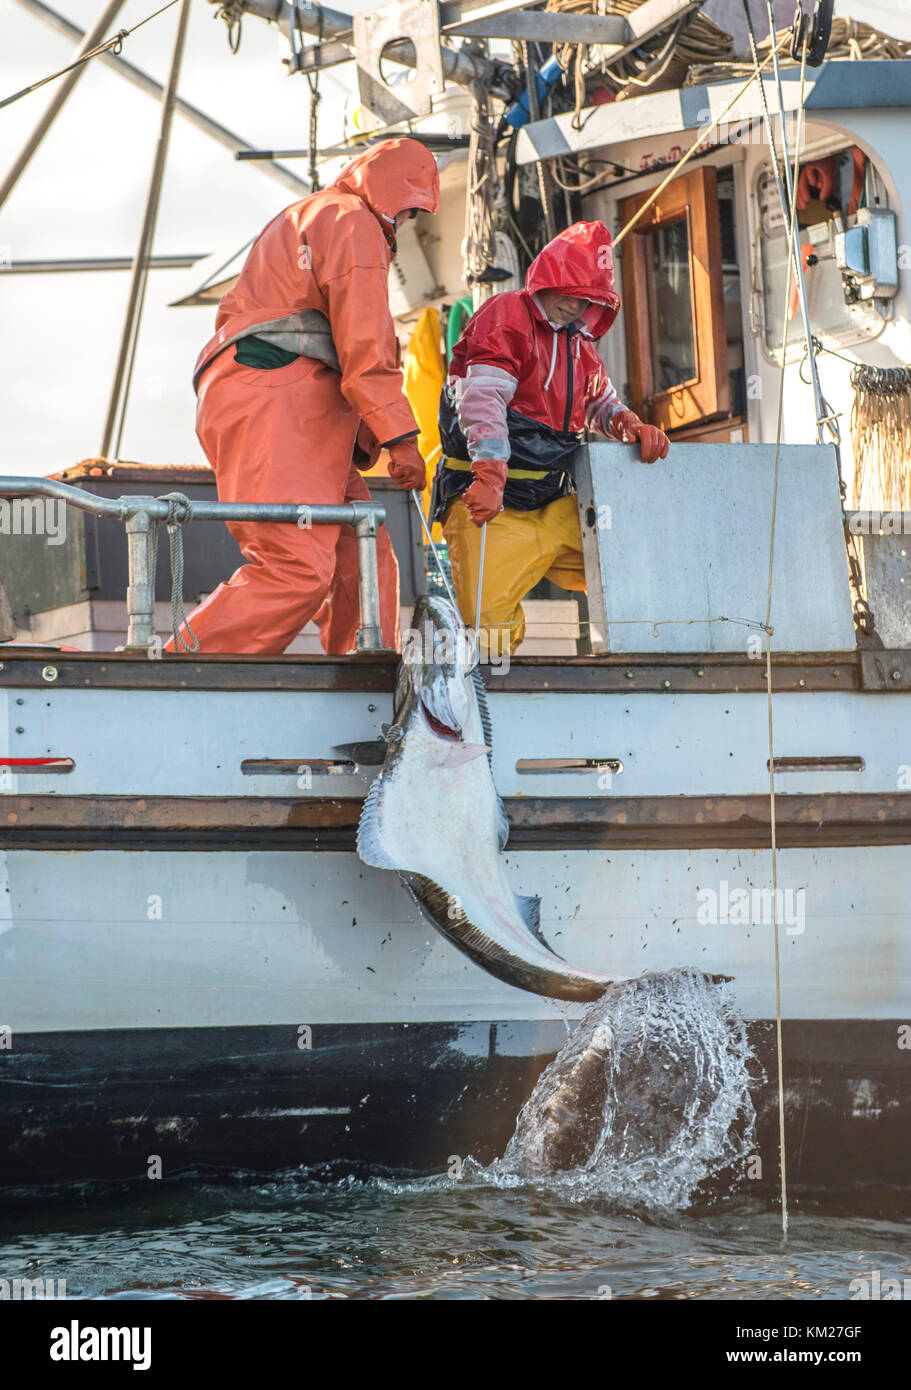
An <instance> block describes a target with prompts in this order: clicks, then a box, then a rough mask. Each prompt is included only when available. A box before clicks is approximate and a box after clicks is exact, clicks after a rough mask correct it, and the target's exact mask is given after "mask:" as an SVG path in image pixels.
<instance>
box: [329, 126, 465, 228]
mask: <svg viewBox="0 0 911 1390" xmlns="http://www.w3.org/2000/svg"><path fill="white" fill-rule="evenodd" d="M330 187H331V188H333V189H338V190H340V191H341V192H342V193H353V194H354V195H355V196H356V197H358V198H361V199H362V200H363V201H364V202H365V203H366V204H367V206H368V207H369V208H370V210H371V211H372V212H373V213H375V214H376V216H377V217H378V218H380V220H381V222H382V224H383V227H384V230H386V232H387V236H388V237H389V239H390V240H394V239H395V224H394V221H393V219H394V218H395V217H396V215H397V214H398V213H400V212H404V211H405V209H406V208H423V210H424V211H425V212H438V211H439V207H440V176H439V173H438V171H437V162H436V160H435V159H434V157H433V155H432V154H431V153H430V151H429V150H427V149H425V148H424V146H423V145H422V144H421V143H420V141H418V140H408V139H400V140H383V141H382V143H381V144H379V145H374V146H373V147H372V148H371V149H369V150H367V151H366V152H365V153H364V154H361V155H358V157H357V159H352V161H351V163H350V164H346V165H345V168H344V169H343V170H342V172H341V173H340V174H339V176H338V178H337V179H335V180H334V182H333V183H332V184H331V185H330Z"/></svg>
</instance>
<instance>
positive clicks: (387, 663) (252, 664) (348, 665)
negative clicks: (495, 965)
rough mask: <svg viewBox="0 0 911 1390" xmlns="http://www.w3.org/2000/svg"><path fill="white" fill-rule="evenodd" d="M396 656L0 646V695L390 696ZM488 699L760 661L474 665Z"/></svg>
mask: <svg viewBox="0 0 911 1390" xmlns="http://www.w3.org/2000/svg"><path fill="white" fill-rule="evenodd" d="M907 655H908V654H907V653H906V652H896V651H888V650H884V649H880V650H877V651H876V652H875V653H872V652H871V653H869V654H868V653H865V652H861V653H860V654H858V652H856V651H847V652H781V653H776V654H774V655H773V657H772V670H773V673H774V679H773V685H774V689H775V693H776V694H778V693H788V692H791V693H802V692H807V691H814V690H861V689H866V688H868V686H869V688H870V689H874V690H877V691H889V692H892V693H898V692H904V691H908V690H911V662H909V661H908V659H907ZM398 661H399V656H398V653H397V652H384V653H381V654H373V653H371V654H369V655H352V656H343V657H325V656H318V657H300V656H293V657H290V656H287V657H268V658H262V657H244V656H236V657H234V656H232V657H225V656H212V657H199V656H194V657H172V656H169V657H168V658H166V659H164V660H149V659H148V658H145V657H138V658H137V657H136V656H134V655H127V654H122V653H117V652H79V653H70V652H61V651H59V650H57V649H55V648H48V647H44V648H41V647H32V648H28V647H18V648H15V649H14V648H11V647H0V688H3V687H6V688H9V689H42V688H45V689H46V688H47V686H48V685H53V686H54V687H55V689H62V690H84V689H109V690H231V691H234V690H237V691H241V690H258V691H264V690H293V691H319V692H323V691H354V692H362V693H364V694H384V693H388V694H391V693H392V691H393V690H394V689H395V673H396V669H397V666H398ZM482 673H483V676H484V682H485V685H486V686H487V688H488V690H490V691H491V693H496V692H498V691H504V692H509V693H510V694H521V693H534V694H539V693H541V692H543V691H549V692H553V693H555V694H557V693H561V694H597V693H602V692H603V693H605V694H610V693H621V692H623V693H626V692H629V691H650V692H651V691H657V692H659V693H661V692H667V693H670V694H681V693H694V694H701V693H714V694H728V693H734V692H737V691H761V692H762V693H763V694H764V693H765V689H766V684H765V662H764V661H756V660H751V659H750V658H749V657H748V656H747V655H746V654H745V653H744V652H704V653H691V652H685V653H676V654H664V655H661V656H660V657H656V656H655V655H654V654H652V653H650V652H645V653H634V654H629V653H622V654H617V655H607V656H600V657H575V658H568V659H563V660H561V661H554V660H553V659H552V658H549V657H513V658H512V660H511V661H510V662H509V663H508V664H504V665H503V666H499V667H498V666H489V667H488V666H485V667H482Z"/></svg>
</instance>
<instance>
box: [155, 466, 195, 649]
mask: <svg viewBox="0 0 911 1390" xmlns="http://www.w3.org/2000/svg"><path fill="white" fill-rule="evenodd" d="M158 501H159V502H167V504H168V515H167V517H166V518H165V525H166V526H167V528H168V548H169V550H170V556H171V631H172V632H173V634H174V651H175V652H180V651H184V652H187V653H188V654H189V655H192V654H193V653H194V652H198V651H199V638H198V637H197V636H196V634H195V632H194V631H193V629H192V628H191V627H190V621H189V619H188V617H187V611H186V609H185V608H184V606H183V532H182V531H181V529H180V528H181V527H182V526H186V525H187V523H188V522H190V521H192V520H193V503H192V502H191V501H190V499H189V497H187V496H185V494H184V493H182V492H165V493H163V494H162V495H161V497H159V499H158ZM182 627H185V628H186V630H187V633H188V635H189V636H190V638H191V640H192V643H193V645H192V646H190V644H189V643H188V642H185V641H184V639H183V637H182V636H181V632H180V629H181V628H182Z"/></svg>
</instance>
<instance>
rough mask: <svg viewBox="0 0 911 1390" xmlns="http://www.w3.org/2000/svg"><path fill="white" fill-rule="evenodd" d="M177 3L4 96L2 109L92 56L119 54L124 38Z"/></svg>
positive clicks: (163, 7)
mask: <svg viewBox="0 0 911 1390" xmlns="http://www.w3.org/2000/svg"><path fill="white" fill-rule="evenodd" d="M177 3H178V0H168V3H167V4H166V5H162V7H161V9H160V10H155V12H154V13H153V14H150V15H146V17H145V19H141V20H140V21H139V23H138V24H134V25H133V27H132V29H119V30H118V31H117V33H116V34H115V35H114V37H113V38H110V39H105V41H104V43H99V44H96V46H95V47H94V48H90V49H89V51H88V52H87V53H83V54H82V56H81V57H80V58H76V59H75V60H74V61H73V62H72V63H68V64H67V66H66V67H65V68H59V69H58V71H57V72H52V73H50V74H49V75H48V76H47V77H42V78H41V79H40V80H39V81H38V82H33V83H32V84H31V85H30V86H29V87H23V88H22V91H21V92H13V94H12V96H9V97H4V99H3V101H0V111H2V110H3V108H4V106H11V105H12V103H13V102H14V101H19V99H20V98H21V97H27V96H28V95H29V94H30V93H31V92H37V91H38V89H39V87H45V86H47V84H48V82H56V80H57V78H58V77H63V76H64V75H65V74H66V73H68V72H72V71H73V69H74V68H79V67H82V65H83V63H87V62H89V60H90V59H91V58H97V57H98V56H99V54H101V53H107V52H108V50H111V51H113V53H114V54H115V56H116V55H118V54H119V53H120V52H121V50H122V48H123V41H124V39H126V38H129V36H130V34H135V33H136V30H137V29H141V28H142V26H143V25H144V24H148V22H149V20H150V19H157V18H158V16H159V15H160V14H164V12H165V10H169V9H170V8H171V6H172V5H176V4H177Z"/></svg>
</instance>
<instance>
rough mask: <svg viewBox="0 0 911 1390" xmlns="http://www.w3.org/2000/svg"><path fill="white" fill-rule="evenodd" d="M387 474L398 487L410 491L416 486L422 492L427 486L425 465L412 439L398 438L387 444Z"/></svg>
mask: <svg viewBox="0 0 911 1390" xmlns="http://www.w3.org/2000/svg"><path fill="white" fill-rule="evenodd" d="M389 476H390V478H393V479H394V480H395V481H396V482H397V483H398V485H399V487H400V488H402V489H403V491H405V492H410V491H411V489H412V488H417V490H418V492H423V491H424V488H425V487H426V486H427V465H426V463H425V462H424V460H423V459H422V457H421V451H420V449H419V448H418V446H417V444H416V443H415V442H414V439H400V440H399V441H398V442H397V443H396V444H390V445H389Z"/></svg>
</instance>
